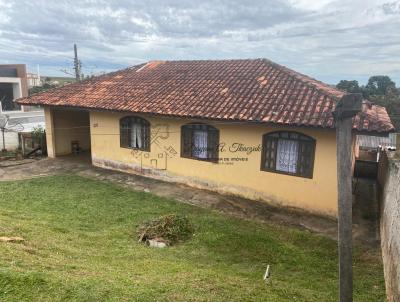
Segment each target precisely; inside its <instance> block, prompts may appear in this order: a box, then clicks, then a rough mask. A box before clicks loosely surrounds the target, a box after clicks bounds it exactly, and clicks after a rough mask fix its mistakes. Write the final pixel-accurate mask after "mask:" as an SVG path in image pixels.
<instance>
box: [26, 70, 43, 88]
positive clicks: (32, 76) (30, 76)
mask: <svg viewBox="0 0 400 302" xmlns="http://www.w3.org/2000/svg"><path fill="white" fill-rule="evenodd" d="M27 80H28V87H29V88H32V87H38V86H42V81H41V79H40V75H38V74H37V73H27Z"/></svg>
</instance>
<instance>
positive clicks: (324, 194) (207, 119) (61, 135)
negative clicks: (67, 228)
mask: <svg viewBox="0 0 400 302" xmlns="http://www.w3.org/2000/svg"><path fill="white" fill-rule="evenodd" d="M343 95H344V93H343V92H342V91H339V90H337V89H335V88H333V87H330V86H328V85H326V84H323V83H321V82H319V81H317V80H314V79H312V78H309V77H307V76H305V75H302V74H299V73H297V72H295V71H293V70H290V69H288V68H286V67H283V66H281V65H278V64H275V63H273V62H270V61H268V60H265V59H255V60H226V61H165V62H163V61H153V62H149V63H147V64H142V65H138V66H133V67H131V68H127V69H124V70H121V71H117V72H113V73H110V74H106V75H103V76H99V77H97V78H94V79H92V80H87V81H83V82H80V83H75V84H71V85H68V86H64V87H60V88H58V89H54V90H51V91H48V92H44V93H41V94H37V95H34V96H31V97H28V98H24V99H21V100H19V103H20V104H24V105H41V106H44V108H45V117H46V135H47V139H46V140H47V149H48V150H47V151H48V154H49V156H51V157H55V156H61V155H66V154H70V153H71V152H72V150H76V149H83V150H88V152H89V150H90V152H91V158H92V162H93V164H94V165H96V166H100V167H105V168H109V169H116V170H121V171H127V172H134V173H141V174H145V175H148V176H151V177H156V178H160V179H163V180H168V181H174V182H182V183H186V184H189V185H193V186H197V187H200V188H206V189H210V190H215V191H218V192H222V193H229V194H237V195H240V196H244V197H247V198H251V199H255V200H265V201H268V202H273V203H276V204H280V205H284V206H291V207H297V208H302V209H306V210H309V211H312V212H317V213H322V214H327V215H332V216H336V215H337V171H336V166H337V163H336V133H335V128H334V119H333V115H332V112H333V111H334V110H335V106H336V103H337V101H338V100H339V99H340V98H341V97H343ZM353 129H354V133H359V134H378V135H387V134H388V133H389V132H391V131H393V129H394V128H393V126H392V124H391V122H390V119H389V117H388V115H387V113H386V110H385V108H383V107H379V106H376V105H373V104H370V103H368V102H366V101H364V105H363V110H362V112H361V113H359V114H358V115H357V116H356V117H355V118H354V124H353ZM354 143H355V137H354ZM77 146H79V147H78V148H77Z"/></svg>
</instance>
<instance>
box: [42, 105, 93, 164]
mask: <svg viewBox="0 0 400 302" xmlns="http://www.w3.org/2000/svg"><path fill="white" fill-rule="evenodd" d="M45 121H46V141H47V152H48V155H49V157H54V156H60V155H68V154H71V151H72V150H71V142H72V141H79V145H80V147H81V148H82V149H83V150H90V128H89V113H88V112H87V111H81V110H63V109H60V110H56V109H50V108H45Z"/></svg>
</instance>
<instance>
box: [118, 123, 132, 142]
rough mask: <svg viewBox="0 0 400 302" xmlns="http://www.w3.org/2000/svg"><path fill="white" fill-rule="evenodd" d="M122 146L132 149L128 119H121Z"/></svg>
mask: <svg viewBox="0 0 400 302" xmlns="http://www.w3.org/2000/svg"><path fill="white" fill-rule="evenodd" d="M119 130H120V145H121V147H124V148H127V147H130V137H131V135H130V134H131V133H130V127H129V123H128V120H127V119H121V121H120V127H119Z"/></svg>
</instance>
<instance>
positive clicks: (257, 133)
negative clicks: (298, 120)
mask: <svg viewBox="0 0 400 302" xmlns="http://www.w3.org/2000/svg"><path fill="white" fill-rule="evenodd" d="M124 116H127V114H122V113H113V112H100V111H91V112H90V125H91V129H90V132H91V150H92V160H93V163H94V164H95V165H98V166H103V167H106V166H110V163H112V165H111V166H112V167H113V168H117V169H121V170H132V171H133V170H136V171H138V170H140V167H143V168H144V169H145V170H144V171H145V172H146V171H147V172H148V173H153V174H154V175H155V176H156V177H160V178H163V179H168V180H172V181H180V182H184V183H187V184H190V185H194V186H198V187H202V188H209V189H212V190H216V191H219V192H223V193H233V194H239V195H242V196H244V197H247V198H251V199H257V200H258V199H259V200H266V201H269V202H272V203H277V204H280V205H285V206H293V207H297V208H302V209H306V210H309V211H313V212H318V213H322V214H328V215H333V216H336V215H337V182H336V178H337V175H336V138H335V132H334V131H332V130H322V129H311V128H277V127H271V126H267V125H243V124H241V125H238V124H229V123H215V122H209V124H210V125H213V126H215V127H216V128H218V129H219V131H220V143H225V144H226V145H227V146H230V145H232V144H233V143H243V144H245V145H246V146H258V145H259V144H261V143H262V135H263V134H265V133H268V132H272V131H277V130H294V131H298V132H302V133H304V134H306V135H309V136H311V137H313V138H314V139H315V140H316V150H315V162H314V174H313V178H312V179H308V178H302V177H296V176H289V175H283V174H277V173H272V172H265V171H261V170H260V162H261V152H253V153H252V154H250V155H247V154H246V153H245V152H239V153H230V152H222V153H221V152H220V154H219V156H220V157H222V158H230V159H231V158H236V157H239V158H248V160H247V161H243V162H242V161H235V162H233V163H232V164H229V162H226V163H225V162H220V163H210V162H204V161H199V160H193V159H186V158H181V157H180V148H181V146H180V140H181V139H180V138H181V134H180V127H181V125H183V124H185V123H188V122H193V120H190V121H189V120H182V119H170V118H158V117H146V119H147V120H148V121H149V122H150V123H151V129H152V140H153V142H152V144H151V151H150V152H143V151H141V152H132V150H130V149H126V148H121V147H120V137H119V119H120V118H121V117H124ZM160 136H161V137H160ZM156 138H157V139H156ZM154 140H155V141H154ZM171 150H175V151H176V155H173V152H172V153H171ZM166 153H167V154H169V155H170V157H169V158H168V159H166ZM149 167H153V168H157V169H156V170H149V169H148V168H149ZM163 169H164V170H163Z"/></svg>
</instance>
